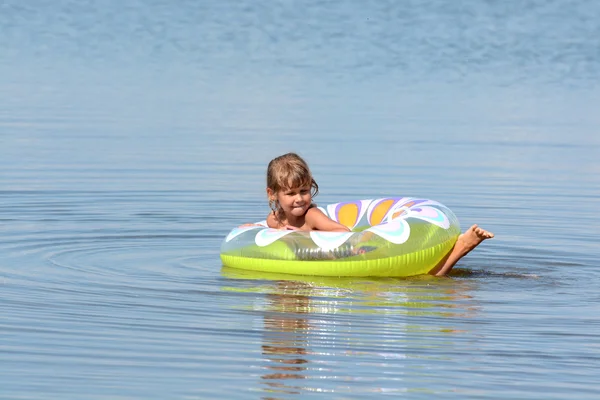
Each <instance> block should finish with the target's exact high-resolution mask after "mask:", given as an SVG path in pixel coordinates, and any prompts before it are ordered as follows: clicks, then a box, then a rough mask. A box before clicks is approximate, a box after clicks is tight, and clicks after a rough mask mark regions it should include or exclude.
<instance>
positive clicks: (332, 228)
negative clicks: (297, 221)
mask: <svg viewBox="0 0 600 400" xmlns="http://www.w3.org/2000/svg"><path fill="white" fill-rule="evenodd" d="M304 222H305V223H306V224H307V225H309V226H310V228H311V229H312V230H318V231H328V232H350V228H348V227H347V226H345V225H342V224H340V223H338V222H335V221H334V220H332V219H331V218H329V217H328V216H327V215H325V214H324V213H323V211H321V210H319V209H318V208H317V207H312V208H310V209H309V210H308V211H307V212H306V216H305V221H304Z"/></svg>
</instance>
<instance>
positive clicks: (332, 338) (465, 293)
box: [221, 267, 479, 399]
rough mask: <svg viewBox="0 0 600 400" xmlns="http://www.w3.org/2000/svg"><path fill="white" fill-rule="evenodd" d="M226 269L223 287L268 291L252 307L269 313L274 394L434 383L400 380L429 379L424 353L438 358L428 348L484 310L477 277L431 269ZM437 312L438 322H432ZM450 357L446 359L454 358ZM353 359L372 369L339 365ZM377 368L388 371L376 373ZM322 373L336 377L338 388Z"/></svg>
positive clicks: (265, 378) (268, 357) (269, 376)
mask: <svg viewBox="0 0 600 400" xmlns="http://www.w3.org/2000/svg"><path fill="white" fill-rule="evenodd" d="M221 273H222V275H223V276H224V277H226V278H228V279H230V280H229V281H226V282H228V283H230V284H231V285H230V286H224V287H223V288H222V289H223V290H225V291H232V292H248V293H255V294H261V295H263V296H258V297H256V298H255V300H254V302H253V304H252V305H249V306H247V307H248V308H252V309H253V310H254V311H259V312H260V313H261V314H262V319H263V324H264V325H263V328H264V329H263V338H262V344H261V352H262V355H263V362H264V366H263V368H264V369H265V370H266V372H265V373H264V374H261V376H260V379H261V381H262V383H263V386H264V390H265V392H267V393H268V394H269V396H268V397H265V398H269V399H272V398H276V397H272V396H277V394H300V393H305V392H327V391H332V392H358V393H360V392H361V391H364V390H366V388H364V387H362V386H358V387H354V388H351V387H350V386H348V385H347V384H343V383H342V382H363V381H368V382H371V383H375V385H371V386H370V388H369V389H368V390H369V391H375V392H379V391H381V392H389V391H398V392H402V391H408V390H411V391H412V390H419V391H427V390H430V388H428V386H427V384H426V382H424V384H423V386H420V387H414V386H413V384H412V383H411V384H410V385H401V384H399V383H400V382H402V381H410V382H415V381H417V382H418V381H422V380H423V379H424V377H426V376H427V374H425V375H424V373H423V368H424V367H425V364H424V363H422V362H420V360H422V359H425V360H427V362H431V360H434V359H435V358H437V357H439V356H437V355H431V356H424V355H423V350H424V349H427V352H429V353H435V352H436V349H440V348H442V347H448V346H452V344H453V342H455V341H457V340H458V341H460V340H461V339H460V338H458V337H459V336H460V335H464V334H468V333H469V332H468V329H465V327H464V326H462V327H458V326H457V325H456V324H455V321H453V320H454V319H456V320H458V319H461V320H464V319H472V318H475V317H476V316H477V314H478V312H479V308H478V307H477V306H476V305H474V301H473V298H472V296H471V294H470V291H471V290H473V287H472V286H473V285H475V283H473V282H458V283H457V282H455V281H451V280H443V279H442V280H440V279H437V278H433V277H430V276H423V277H416V278H411V279H395V278H386V279H370V278H362V279H356V278H321V277H303V276H290V275H285V274H271V273H260V272H251V271H241V270H235V269H232V268H227V267H223V268H222V270H221ZM431 318H434V319H435V320H436V321H437V322H436V323H434V324H432V323H431ZM440 322H441V323H442V324H440ZM457 335H458V336H457ZM448 357H451V356H448V355H446V356H445V358H446V360H445V362H448V361H451V359H450V360H449V359H448ZM346 358H351V359H354V360H356V361H355V362H356V363H357V365H359V366H362V367H365V368H356V369H349V370H345V369H342V368H340V365H341V364H342V363H341V360H342V359H346ZM373 368H375V369H377V370H379V371H381V372H382V375H381V376H377V374H373V373H372V371H373ZM369 371H371V372H369ZM384 371H385V374H386V375H385V376H384V375H383V372H384ZM362 374H364V375H362ZM322 379H327V380H334V381H336V382H337V384H336V385H334V387H333V388H332V387H331V382H327V383H325V382H324V381H320V380H322ZM390 379H392V380H393V385H391V386H390V385H389V382H388V381H389V380H390ZM425 381H427V379H425ZM319 382H322V383H323V385H320V384H319Z"/></svg>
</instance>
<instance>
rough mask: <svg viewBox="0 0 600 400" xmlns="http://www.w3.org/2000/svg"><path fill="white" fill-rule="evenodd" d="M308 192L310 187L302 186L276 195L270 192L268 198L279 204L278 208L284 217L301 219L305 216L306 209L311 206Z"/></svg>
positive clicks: (310, 197)
mask: <svg viewBox="0 0 600 400" xmlns="http://www.w3.org/2000/svg"><path fill="white" fill-rule="evenodd" d="M310 191H311V187H310V186H302V187H299V188H293V189H286V190H282V191H279V192H277V193H273V192H270V193H269V197H270V198H271V199H273V200H277V202H279V206H280V207H281V209H282V210H283V212H284V213H285V215H286V217H289V216H294V217H301V216H303V215H304V214H306V212H307V211H308V208H309V207H310V205H311V204H312V196H311V194H310Z"/></svg>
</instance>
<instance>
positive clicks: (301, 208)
mask: <svg viewBox="0 0 600 400" xmlns="http://www.w3.org/2000/svg"><path fill="white" fill-rule="evenodd" d="M317 193H319V185H317V182H315V180H314V179H313V177H312V174H311V172H310V169H309V168H308V164H307V163H306V161H304V160H303V159H302V158H301V157H300V156H299V155H297V154H296V153H287V154H284V155H282V156H279V157H277V158H274V159H273V160H271V162H270V163H269V166H268V168H267V196H268V197H269V207H270V208H271V213H269V215H268V216H267V225H268V226H269V228H276V229H293V230H303V231H311V230H320V231H331V232H349V231H350V229H348V227H346V226H344V225H342V224H339V223H337V222H335V221H334V220H332V219H331V218H329V217H327V216H326V215H325V214H323V212H322V211H321V210H319V209H318V208H317V207H316V205H315V204H313V202H312V198H313V197H314V196H316V195H317ZM493 237H494V234H493V233H491V232H488V231H486V230H484V229H482V228H479V227H478V226H477V225H473V226H471V227H470V228H469V229H467V230H466V231H465V233H463V234H462V235H460V236H459V237H458V240H457V241H456V244H455V245H454V248H453V249H452V251H451V252H450V253H449V254H448V255H447V256H446V257H445V258H444V259H443V260H442V261H441V262H440V263H439V264H438V265H437V266H436V267H435V268H434V269H433V270H432V271H431V272H430V274H432V275H435V276H443V275H446V274H448V273H449V272H450V271H451V270H452V268H453V267H454V265H455V264H456V263H457V262H458V260H460V259H461V258H463V257H464V256H466V255H467V254H468V253H469V252H470V251H471V250H473V249H474V248H475V247H477V246H478V245H479V244H480V243H481V242H483V241H484V240H485V239H491V238H493Z"/></svg>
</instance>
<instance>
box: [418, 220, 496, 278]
mask: <svg viewBox="0 0 600 400" xmlns="http://www.w3.org/2000/svg"><path fill="white" fill-rule="evenodd" d="M493 237H494V234H493V233H492V232H489V231H486V230H485V229H482V228H480V227H478V226H477V225H473V226H472V227H470V228H469V229H467V230H466V231H465V233H463V234H462V235H460V236H459V237H458V240H457V241H456V244H455V245H454V248H453V249H452V251H451V252H450V255H449V256H448V257H446V259H444V260H442V262H441V263H440V264H439V265H438V266H437V267H436V268H434V269H433V270H432V271H431V272H430V274H432V275H435V276H443V275H446V274H448V273H449V272H450V271H451V270H452V267H454V265H455V264H456V263H457V262H458V260H460V259H461V258H463V257H464V256H466V255H467V254H469V252H470V251H471V250H473V249H474V248H475V247H477V246H479V244H480V243H481V242H483V241H484V240H486V239H491V238H493Z"/></svg>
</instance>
